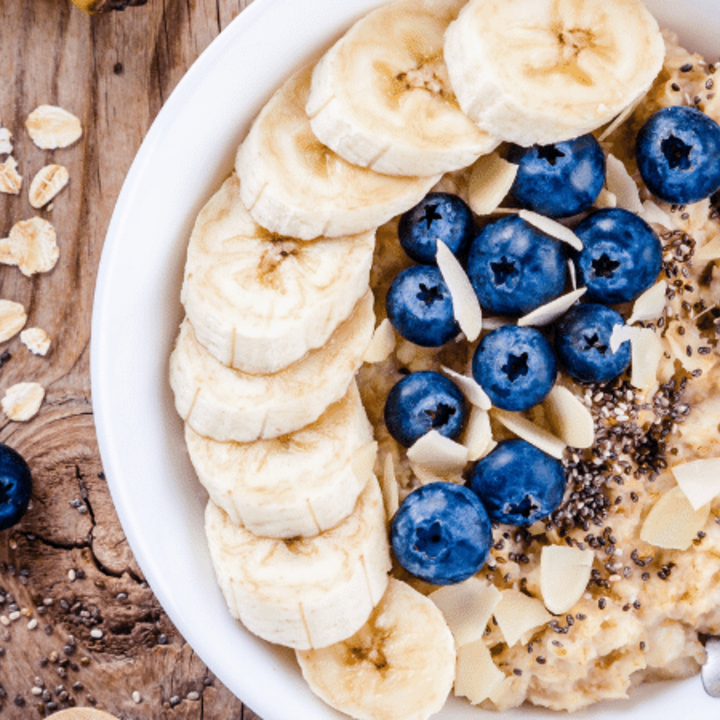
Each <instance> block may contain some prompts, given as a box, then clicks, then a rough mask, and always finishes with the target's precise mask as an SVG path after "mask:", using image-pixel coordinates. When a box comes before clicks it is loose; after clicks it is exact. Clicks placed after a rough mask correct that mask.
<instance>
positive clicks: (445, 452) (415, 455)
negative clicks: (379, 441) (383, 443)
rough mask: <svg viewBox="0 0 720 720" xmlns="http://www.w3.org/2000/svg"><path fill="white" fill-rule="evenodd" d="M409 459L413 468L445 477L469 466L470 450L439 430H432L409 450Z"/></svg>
mask: <svg viewBox="0 0 720 720" xmlns="http://www.w3.org/2000/svg"><path fill="white" fill-rule="evenodd" d="M407 457H408V460H409V461H410V462H411V463H412V465H413V466H420V467H422V468H424V469H426V470H429V471H430V472H431V473H433V474H435V475H440V476H443V475H446V474H448V473H456V472H459V471H460V470H462V469H463V468H464V467H465V465H467V462H468V449H467V448H466V447H465V446H464V445H461V444H460V443H457V442H455V441H454V440H451V439H450V438H448V437H445V436H444V435H441V434H440V433H439V432H438V431H437V430H430V431H429V432H427V433H425V435H423V436H422V437H421V438H420V439H419V440H416V441H415V442H414V443H413V445H412V446H411V447H410V448H408V451H407Z"/></svg>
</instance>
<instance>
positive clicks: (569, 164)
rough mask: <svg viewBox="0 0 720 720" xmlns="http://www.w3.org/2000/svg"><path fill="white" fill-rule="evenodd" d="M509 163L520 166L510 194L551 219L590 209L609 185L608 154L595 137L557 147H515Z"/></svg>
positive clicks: (512, 148) (567, 142)
mask: <svg viewBox="0 0 720 720" xmlns="http://www.w3.org/2000/svg"><path fill="white" fill-rule="evenodd" d="M508 160H509V161H510V162H513V163H515V164H517V165H518V173H517V176H516V178H515V182H514V183H513V186H512V188H511V189H510V194H511V195H512V196H513V197H514V198H515V200H517V202H518V203H519V204H520V206H521V207H524V208H527V209H528V210H532V211H534V212H537V213H540V214H542V215H547V216H548V217H553V218H561V217H570V216H571V215H577V213H579V212H582V211H583V210H586V209H587V208H589V207H590V206H591V205H592V204H593V203H594V202H595V199H596V198H597V196H598V195H599V194H600V190H602V187H603V185H604V183H605V155H604V153H603V151H602V148H601V147H600V143H599V142H598V141H597V140H596V139H595V138H594V137H593V136H592V135H583V136H582V137H579V138H575V139H574V140H566V141H565V142H558V143H555V144H553V145H533V146H532V147H529V148H524V147H519V146H517V145H514V146H513V147H511V148H510V151H509V153H508Z"/></svg>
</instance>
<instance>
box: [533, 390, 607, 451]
mask: <svg viewBox="0 0 720 720" xmlns="http://www.w3.org/2000/svg"><path fill="white" fill-rule="evenodd" d="M543 408H544V410H545V417H546V418H547V420H548V423H549V424H550V427H551V429H552V431H553V433H554V434H555V435H557V436H558V437H559V438H561V439H562V440H564V441H565V442H566V443H567V444H568V445H569V446H570V447H574V448H581V449H584V448H589V447H591V446H592V444H593V443H594V442H595V423H594V421H593V416H592V413H591V412H590V410H588V408H587V407H585V405H583V403H582V401H581V400H580V398H578V397H577V396H576V395H575V394H574V393H573V392H572V391H571V390H569V389H568V388H566V387H564V386H563V385H555V386H554V387H553V389H552V390H551V391H550V394H549V395H548V396H547V397H546V398H545V402H544V403H543Z"/></svg>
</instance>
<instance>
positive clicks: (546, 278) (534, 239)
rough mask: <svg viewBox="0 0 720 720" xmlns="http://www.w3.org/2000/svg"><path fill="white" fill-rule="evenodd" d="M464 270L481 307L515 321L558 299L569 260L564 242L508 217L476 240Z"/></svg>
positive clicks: (563, 284) (563, 285)
mask: <svg viewBox="0 0 720 720" xmlns="http://www.w3.org/2000/svg"><path fill="white" fill-rule="evenodd" d="M467 270H468V276H469V278H470V282H471V283H472V286H473V288H474V289H475V293H476V294H477V296H478V299H479V300H480V304H481V305H482V306H483V308H486V309H487V310H492V311H493V312H496V313H499V314H500V315H510V316H513V317H518V316H520V315H525V314H526V313H529V312H530V311H531V310H534V309H535V308H537V307H539V306H540V305H544V304H545V303H547V302H550V301H551V300H554V299H555V298H556V297H558V296H559V295H561V294H562V291H563V289H564V287H565V276H566V272H567V258H566V255H565V249H564V247H563V243H562V242H560V241H558V240H555V239H554V238H551V237H550V236H549V235H546V234H545V233H543V232H541V231H540V230H538V229H537V228H535V227H533V226H532V225H530V223H528V222H526V221H525V220H523V219H522V218H520V217H518V216H517V215H510V216H508V217H505V218H503V219H502V220H498V221H496V222H494V223H491V224H490V225H487V226H486V227H485V229H484V230H483V231H482V232H481V233H479V234H478V235H477V236H476V237H475V239H474V240H473V242H472V244H471V245H470V251H469V254H468V268H467Z"/></svg>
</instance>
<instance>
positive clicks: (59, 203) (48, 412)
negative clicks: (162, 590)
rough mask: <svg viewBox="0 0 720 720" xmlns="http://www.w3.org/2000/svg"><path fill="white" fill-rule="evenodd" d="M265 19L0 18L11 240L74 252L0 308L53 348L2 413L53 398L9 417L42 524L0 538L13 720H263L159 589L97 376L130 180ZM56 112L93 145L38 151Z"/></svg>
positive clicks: (5, 699) (1, 431)
mask: <svg viewBox="0 0 720 720" xmlns="http://www.w3.org/2000/svg"><path fill="white" fill-rule="evenodd" d="M250 1H251V0H222V1H221V0H149V1H148V3H147V5H144V6H140V7H134V8H128V9H127V10H126V11H125V12H113V13H107V14H104V15H96V16H93V17H89V16H87V15H85V14H84V13H82V12H81V11H80V10H78V9H77V8H76V7H74V6H73V5H72V4H71V3H70V2H69V0H32V1H31V2H18V0H0V19H1V21H0V73H1V74H0V77H1V78H2V82H0V120H1V121H2V124H3V125H4V126H6V127H8V128H9V129H10V130H11V131H12V133H13V136H14V137H13V143H14V145H15V150H14V153H13V155H14V157H15V158H16V160H17V162H18V165H19V171H20V173H21V174H22V175H23V178H24V184H23V190H22V192H21V194H20V195H19V196H9V195H3V194H0V237H5V236H7V234H8V233H9V231H10V228H11V227H12V226H13V224H14V223H15V222H17V221H18V220H22V219H27V218H29V217H33V216H36V215H39V216H41V217H44V218H46V219H47V220H49V221H50V222H51V223H52V224H53V225H54V226H55V228H56V230H57V234H58V245H59V247H60V259H59V261H58V264H57V265H56V267H55V268H54V269H53V270H52V271H51V272H49V273H46V274H44V275H36V276H34V277H32V278H27V277H24V276H23V275H22V274H21V273H20V272H19V271H18V269H17V268H14V267H9V266H0V298H8V299H11V300H15V301H17V302H21V303H23V305H24V306H25V307H26V309H27V312H28V316H29V318H28V327H30V326H39V327H42V328H44V329H45V330H46V331H47V332H48V333H49V335H50V337H51V338H52V348H51V351H50V353H49V354H48V355H47V356H46V357H39V356H35V355H32V354H31V353H30V352H29V351H28V350H27V348H25V347H24V346H23V345H22V344H21V343H20V341H19V339H18V338H17V337H16V338H14V339H12V340H10V341H8V342H6V343H4V344H3V345H0V395H1V394H2V393H4V391H5V389H6V388H7V387H9V386H10V385H12V384H13V383H16V382H19V381H24V380H33V381H37V382H40V383H42V384H43V385H44V386H45V388H46V390H47V395H46V399H45V402H44V404H43V406H42V408H41V411H40V413H39V414H38V415H37V416H36V417H35V418H34V419H32V420H31V421H29V422H27V423H14V422H11V421H9V420H8V419H7V418H6V417H5V416H4V415H2V414H0V441H1V442H5V443H8V444H10V445H12V446H13V447H15V448H16V449H17V450H18V451H19V452H21V453H22V454H23V455H24V456H25V458H26V459H27V460H28V462H29V464H30V467H31V469H32V471H33V476H34V488H33V497H32V505H31V509H30V510H29V512H28V513H27V515H26V516H25V518H24V519H23V521H22V522H21V523H20V524H19V525H17V526H15V527H14V528H11V529H10V530H5V531H0V720H2V719H4V718H6V719H12V720H16V719H17V720H20V719H21V718H22V719H23V720H25V719H26V718H32V717H45V716H48V715H50V714H52V712H54V711H55V710H57V709H60V708H64V707H68V706H74V705H76V706H94V707H98V708H104V709H106V710H107V711H108V712H110V713H112V714H113V715H115V716H117V717H120V718H133V719H136V720H151V719H153V720H156V719H162V720H180V719H181V718H182V719H187V720H190V719H193V720H194V719H196V718H209V719H214V718H218V719H219V718H222V719H223V720H252V719H255V718H257V716H256V715H255V714H254V713H253V712H252V711H251V710H250V709H248V708H246V707H244V706H243V704H242V703H241V702H240V701H239V700H238V699H236V698H235V697H234V696H233V695H232V694H231V693H230V692H229V691H228V690H227V689H226V688H224V687H223V686H222V685H221V684H220V683H219V681H217V680H216V679H215V678H214V677H212V675H211V674H210V673H209V671H208V670H207V668H206V667H205V666H204V665H203V663H202V662H201V661H200V660H199V659H198V658H197V656H195V654H194V653H193V651H192V649H191V648H190V647H189V646H188V645H187V644H186V643H185V642H184V640H183V638H182V637H181V636H180V635H179V634H178V632H177V631H176V630H175V628H174V627H173V626H172V624H171V623H170V621H169V620H168V618H167V617H166V615H165V614H164V613H163V611H162V609H161V607H160V606H159V604H158V602H157V600H156V599H155V598H154V596H153V594H152V592H151V590H150V589H149V587H148V586H147V584H146V583H145V581H144V579H143V577H142V573H141V571H140V569H139V567H138V566H137V563H136V562H135V560H134V558H133V555H132V552H131V550H130V548H129V547H128V544H127V542H126V540H125V537H124V535H123V533H122V530H121V528H120V525H119V522H118V519H117V516H116V515H115V511H114V509H113V505H112V501H111V499H110V495H109V493H108V488H107V485H106V483H105V479H104V476H103V473H102V466H101V462H100V456H99V453H98V447H97V442H96V437H95V430H94V425H93V408H92V397H91V390H90V366H89V341H90V325H91V313H92V302H93V293H94V287H95V278H96V274H97V269H98V264H99V261H100V254H101V252H102V247H103V240H104V236H105V232H106V230H107V227H108V224H109V221H110V216H111V214H112V210H113V207H114V204H115V201H116V199H117V196H118V194H119V192H120V188H121V185H122V183H123V180H124V178H125V175H126V173H127V171H128V169H129V167H130V164H131V162H132V160H133V157H134V156H135V153H136V152H137V150H138V148H139V146H140V143H141V142H142V139H143V137H144V136H145V134H146V133H147V131H148V129H149V127H150V125H151V123H152V121H153V119H154V118H155V116H156V115H157V113H158V111H159V110H160V108H161V107H162V106H163V103H164V102H165V101H166V100H167V98H168V96H169V95H170V93H171V92H172V90H173V88H174V87H175V85H176V84H177V82H178V81H179V80H180V78H181V77H182V76H183V75H184V74H185V72H186V71H187V70H188V68H189V67H190V65H191V64H192V63H193V61H194V60H195V59H196V58H197V57H198V56H199V55H200V53H201V52H202V51H203V50H204V49H205V48H206V47H207V45H208V44H209V43H210V42H211V41H212V40H213V39H214V38H215V37H216V36H217V35H218V34H219V33H220V32H221V31H222V30H223V29H224V28H225V27H226V26H227V25H228V23H229V22H230V21H231V20H232V19H233V18H234V17H236V16H237V15H238V14H239V13H240V12H241V11H242V10H243V9H244V7H246V6H247V5H249V4H250ZM40 104H51V105H60V106H61V107H63V108H65V109H67V110H69V111H71V112H73V113H74V114H76V115H77V116H78V117H79V118H80V119H81V121H82V125H83V128H84V134H83V137H82V138H81V140H80V141H78V142H77V143H76V144H75V145H73V146H72V147H69V148H65V149H62V150H55V151H43V150H39V149H38V148H37V147H35V146H34V144H33V143H32V141H31V140H30V138H29V136H28V134H27V132H26V131H25V126H24V123H25V118H26V117H27V116H28V114H29V113H30V112H31V111H32V110H33V109H34V108H35V107H37V106H38V105H40ZM51 162H52V163H58V164H62V165H65V166H66V167H67V168H68V170H69V172H70V178H71V180H70V184H69V186H68V187H67V188H66V189H65V190H63V191H62V192H61V194H60V195H58V197H57V198H56V200H55V202H54V203H53V204H52V206H51V208H50V209H47V210H42V211H37V210H33V209H32V208H31V207H30V205H29V203H28V199H27V188H28V186H29V184H30V180H31V179H32V177H33V176H34V174H35V173H36V172H37V171H38V170H39V169H40V168H41V167H42V166H43V165H45V164H48V163H51ZM18 614H19V615H18ZM10 618H16V619H12V620H11V619H10ZM134 694H135V695H134Z"/></svg>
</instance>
